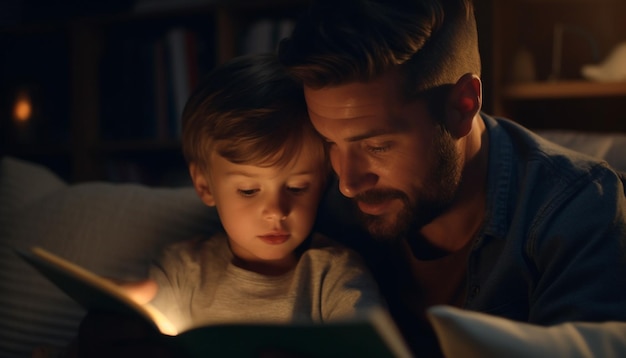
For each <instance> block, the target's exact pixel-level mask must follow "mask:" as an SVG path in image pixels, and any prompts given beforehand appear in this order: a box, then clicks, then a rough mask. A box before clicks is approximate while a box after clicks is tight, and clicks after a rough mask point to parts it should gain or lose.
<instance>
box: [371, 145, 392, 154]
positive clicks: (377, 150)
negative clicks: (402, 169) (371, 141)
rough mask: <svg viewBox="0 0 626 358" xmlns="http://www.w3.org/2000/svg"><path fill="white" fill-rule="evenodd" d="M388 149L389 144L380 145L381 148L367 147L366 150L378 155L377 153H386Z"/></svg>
mask: <svg viewBox="0 0 626 358" xmlns="http://www.w3.org/2000/svg"><path fill="white" fill-rule="evenodd" d="M389 148H391V145H389V144H385V145H381V146H371V145H370V146H368V147H367V150H369V151H370V152H372V153H375V154H378V153H384V152H386V151H388V150H389Z"/></svg>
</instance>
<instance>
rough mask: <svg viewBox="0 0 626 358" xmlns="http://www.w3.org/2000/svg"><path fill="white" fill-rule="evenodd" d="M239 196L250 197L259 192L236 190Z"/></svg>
mask: <svg viewBox="0 0 626 358" xmlns="http://www.w3.org/2000/svg"><path fill="white" fill-rule="evenodd" d="M237 192H238V193H239V195H241V196H244V197H250V196H253V195H254V194H256V193H258V192H259V189H237Z"/></svg>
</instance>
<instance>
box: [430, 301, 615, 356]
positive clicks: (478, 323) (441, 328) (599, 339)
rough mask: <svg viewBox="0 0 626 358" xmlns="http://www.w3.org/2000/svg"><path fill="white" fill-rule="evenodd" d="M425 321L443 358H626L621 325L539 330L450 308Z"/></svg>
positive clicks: (436, 309) (568, 325) (433, 312)
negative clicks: (435, 337) (429, 323)
mask: <svg viewBox="0 0 626 358" xmlns="http://www.w3.org/2000/svg"><path fill="white" fill-rule="evenodd" d="M428 317H429V319H430V321H431V323H432V324H433V326H434V328H435V332H436V334H437V337H438V339H439V343H440V345H441V350H442V351H443V354H444V356H446V357H464V358H474V357H476V358H479V357H480V358H489V357H507V358H518V357H520V358H521V357H568V358H575V357H603V358H612V357H616V358H617V357H626V322H604V323H583V322H568V323H563V324H559V325H554V326H549V327H543V326H538V325H532V324H528V323H523V322H517V321H512V320H509V319H505V318H502V317H496V316H491V315H488V314H484V313H479V312H474V311H468V310H462V309H459V308H455V307H450V306H434V307H431V308H430V309H429V310H428Z"/></svg>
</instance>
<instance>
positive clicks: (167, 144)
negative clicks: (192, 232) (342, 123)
mask: <svg viewBox="0 0 626 358" xmlns="http://www.w3.org/2000/svg"><path fill="white" fill-rule="evenodd" d="M99 4H100V5H99V7H96V8H89V9H86V10H85V9H69V8H68V9H62V10H61V11H56V12H53V13H50V14H48V13H46V11H44V10H46V9H39V11H33V12H32V14H29V13H28V12H24V13H23V14H22V15H23V18H22V19H21V21H12V22H10V23H7V22H6V21H5V23H0V46H2V48H3V49H6V51H5V50H3V51H2V54H0V91H1V95H2V97H1V98H2V102H1V103H0V115H1V117H0V131H1V132H2V133H1V134H0V136H1V138H0V139H1V140H2V144H0V150H1V151H0V154H3V155H12V156H16V157H18V158H23V159H27V160H31V161H34V162H38V163H41V164H44V165H46V166H48V167H50V168H51V169H53V170H54V171H55V172H57V173H58V174H59V175H60V176H61V177H63V178H64V179H66V180H68V181H69V182H82V181H93V180H105V181H112V182H139V183H143V184H149V185H171V186H177V185H185V184H188V179H187V172H186V167H185V164H184V160H183V157H182V154H181V153H180V130H179V126H180V123H179V120H180V113H181V111H182V106H183V105H184V102H185V101H186V98H187V96H188V95H189V94H190V92H191V91H192V89H193V88H194V86H195V84H197V81H198V80H199V79H200V78H201V77H202V76H203V75H204V74H206V72H208V71H209V70H210V69H211V68H213V67H214V66H215V65H216V64H218V63H222V62H224V61H226V60H228V59H230V58H232V57H234V56H236V55H240V54H244V53H249V52H260V51H271V50H273V49H274V48H275V46H276V44H277V42H278V40H279V37H280V36H281V34H284V33H285V32H286V31H288V30H289V28H290V26H291V25H292V24H293V21H294V19H295V18H296V17H297V14H298V12H299V11H300V10H302V8H304V5H305V1H304V0H263V1H253V0H239V1H207V0H193V1H191V0H189V1H149V0H138V1H136V2H134V3H133V2H130V1H120V0H116V1H111V2H110V3H106V2H103V3H99ZM107 4H110V5H107ZM0 10H2V8H0ZM28 10H32V9H28ZM81 10H84V11H81ZM246 44H247V45H246ZM250 44H254V45H255V46H254V47H251V46H250ZM260 44H264V46H259V45H260ZM22 93H26V94H27V96H26V97H27V99H28V100H29V103H30V105H31V111H32V112H31V115H30V118H29V119H28V120H27V121H24V122H21V121H19V120H17V119H16V116H15V108H16V107H17V106H16V103H17V102H18V97H19V96H20V95H21V94H22Z"/></svg>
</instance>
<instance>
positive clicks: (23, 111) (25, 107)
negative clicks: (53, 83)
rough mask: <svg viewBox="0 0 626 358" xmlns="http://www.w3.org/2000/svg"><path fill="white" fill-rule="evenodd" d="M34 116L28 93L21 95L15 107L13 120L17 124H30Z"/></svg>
mask: <svg viewBox="0 0 626 358" xmlns="http://www.w3.org/2000/svg"><path fill="white" fill-rule="evenodd" d="M32 115H33V107H32V103H31V100H30V96H29V95H28V93H26V92H22V93H20V94H19V95H18V96H17V98H16V100H15V106H14V107H13V119H15V121H16V122H28V121H29V120H30V118H31V117H32Z"/></svg>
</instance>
